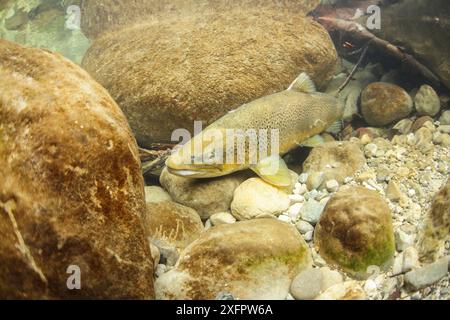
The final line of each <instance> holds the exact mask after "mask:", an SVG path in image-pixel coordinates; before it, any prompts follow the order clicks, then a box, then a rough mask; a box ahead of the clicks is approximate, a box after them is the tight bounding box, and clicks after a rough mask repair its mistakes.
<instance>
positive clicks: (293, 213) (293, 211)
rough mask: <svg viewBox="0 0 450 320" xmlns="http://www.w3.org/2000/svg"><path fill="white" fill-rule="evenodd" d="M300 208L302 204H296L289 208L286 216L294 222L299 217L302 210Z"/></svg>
mask: <svg viewBox="0 0 450 320" xmlns="http://www.w3.org/2000/svg"><path fill="white" fill-rule="evenodd" d="M302 207H303V203H296V204H294V205H292V206H291V207H290V208H289V210H288V215H289V217H290V218H291V219H292V220H293V221H296V220H297V219H298V217H299V216H300V211H301V210H302Z"/></svg>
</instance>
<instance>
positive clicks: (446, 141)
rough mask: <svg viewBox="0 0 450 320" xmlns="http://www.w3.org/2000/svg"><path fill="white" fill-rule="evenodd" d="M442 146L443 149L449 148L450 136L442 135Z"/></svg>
mask: <svg viewBox="0 0 450 320" xmlns="http://www.w3.org/2000/svg"><path fill="white" fill-rule="evenodd" d="M442 145H443V146H444V147H450V134H443V135H442Z"/></svg>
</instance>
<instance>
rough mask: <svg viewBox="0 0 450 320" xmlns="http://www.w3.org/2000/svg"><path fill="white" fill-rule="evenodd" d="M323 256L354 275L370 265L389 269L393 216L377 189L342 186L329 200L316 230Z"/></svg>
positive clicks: (364, 273) (359, 275)
mask: <svg viewBox="0 0 450 320" xmlns="http://www.w3.org/2000/svg"><path fill="white" fill-rule="evenodd" d="M315 244H316V248H317V251H318V252H319V253H320V255H321V256H322V257H323V258H324V259H325V260H326V261H327V262H328V263H330V264H333V265H336V266H338V267H340V268H341V269H343V270H344V271H346V272H347V273H349V274H350V275H351V276H353V277H355V278H365V277H367V276H368V268H369V267H371V266H378V267H380V268H381V269H386V268H387V267H388V266H389V265H390V263H391V261H392V258H393V256H394V253H395V238H394V231H393V226H392V217H391V212H390V209H389V207H388V205H387V203H386V202H385V201H384V200H383V199H382V198H381V197H380V196H379V194H378V193H377V192H375V191H371V190H368V189H365V188H362V187H345V188H342V189H341V190H340V191H339V192H338V193H336V194H335V195H334V197H333V198H332V199H331V200H330V202H329V203H328V205H327V207H326V208H325V211H324V214H323V215H322V217H321V219H320V221H319V223H318V224H317V227H316V231H315Z"/></svg>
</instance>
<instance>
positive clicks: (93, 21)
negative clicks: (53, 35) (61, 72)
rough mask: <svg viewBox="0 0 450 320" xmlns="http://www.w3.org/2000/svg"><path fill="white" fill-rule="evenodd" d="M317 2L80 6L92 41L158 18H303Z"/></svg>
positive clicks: (146, 0) (130, 0) (103, 1)
mask: <svg viewBox="0 0 450 320" xmlns="http://www.w3.org/2000/svg"><path fill="white" fill-rule="evenodd" d="M319 3H320V1H319V0H291V1H283V4H282V5H281V6H280V1H278V0H91V1H83V2H82V16H81V17H82V20H81V28H82V30H83V32H84V34H86V35H88V37H90V38H95V37H97V36H99V35H101V34H102V33H104V32H107V31H111V30H113V29H119V28H123V27H124V26H126V25H129V24H130V23H135V22H142V21H148V19H152V18H153V19H155V17H158V16H167V15H169V14H170V15H181V16H182V15H192V14H194V13H208V12H213V11H219V12H223V11H226V10H228V9H230V8H233V9H236V10H239V11H242V10H248V9H250V8H262V7H264V8H276V9H277V10H289V11H290V12H295V13H296V14H300V15H303V16H304V15H305V14H306V13H308V12H310V11H312V10H313V9H315V8H316V7H317V5H318V4H319Z"/></svg>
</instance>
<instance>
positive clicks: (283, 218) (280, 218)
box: [278, 214, 291, 223]
mask: <svg viewBox="0 0 450 320" xmlns="http://www.w3.org/2000/svg"><path fill="white" fill-rule="evenodd" d="M278 220H280V221H283V222H288V223H289V222H291V218H289V217H288V216H286V215H284V214H282V215H281V216H279V217H278Z"/></svg>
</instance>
